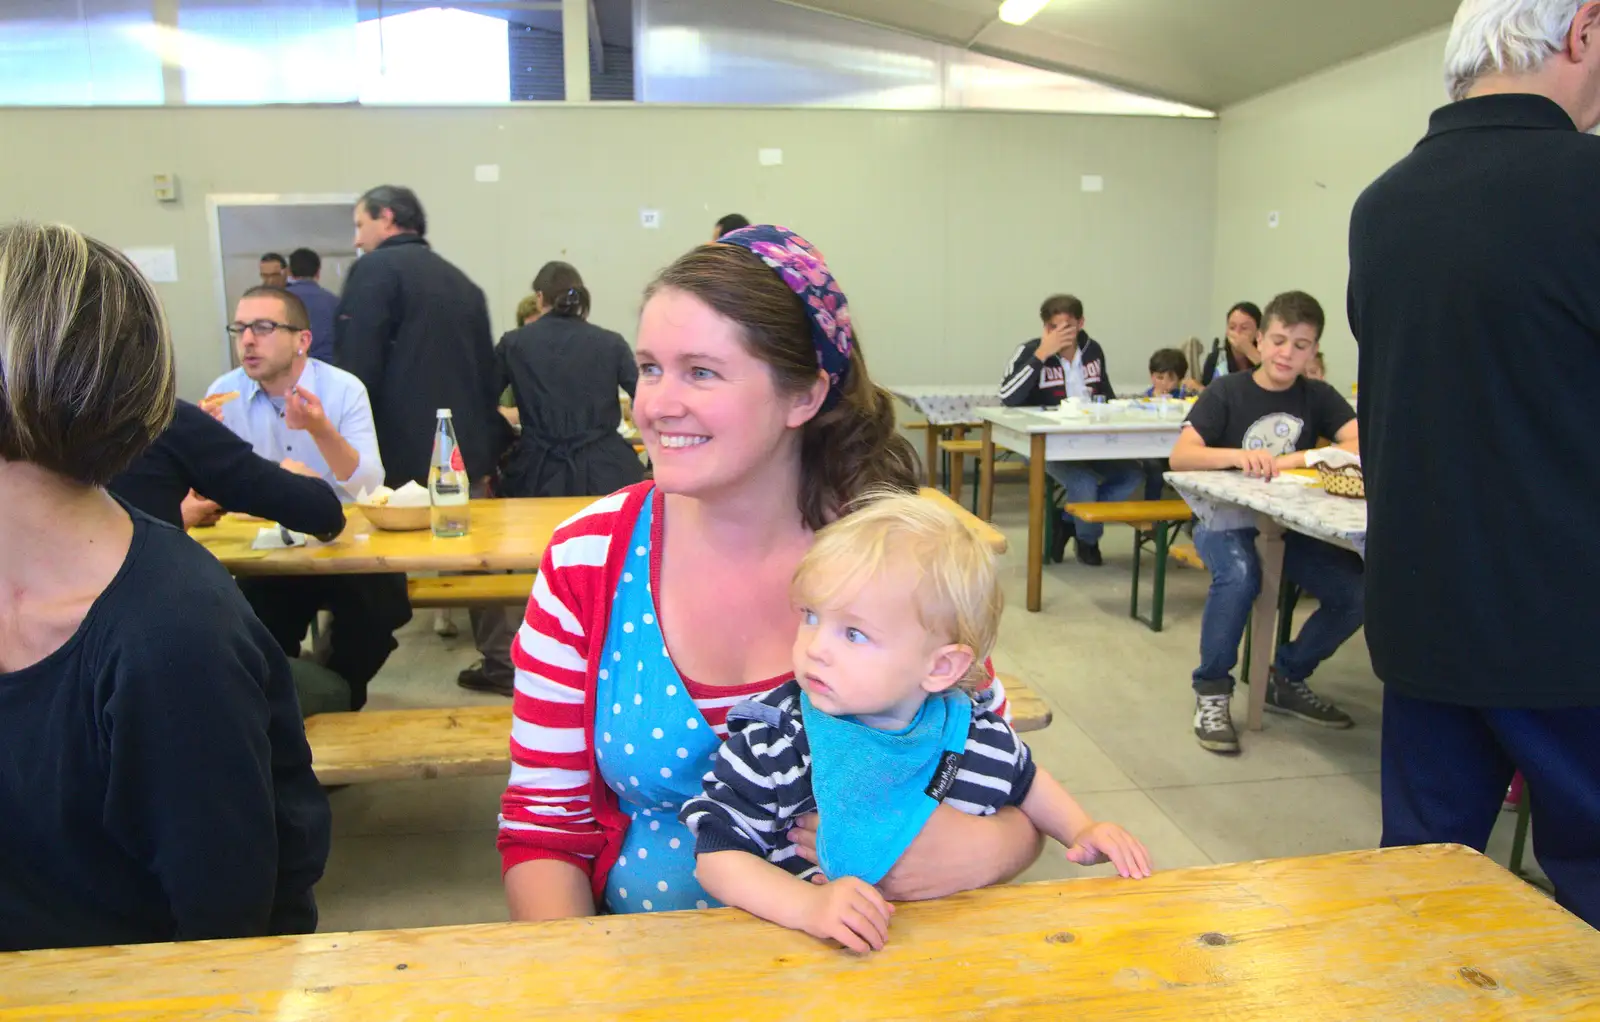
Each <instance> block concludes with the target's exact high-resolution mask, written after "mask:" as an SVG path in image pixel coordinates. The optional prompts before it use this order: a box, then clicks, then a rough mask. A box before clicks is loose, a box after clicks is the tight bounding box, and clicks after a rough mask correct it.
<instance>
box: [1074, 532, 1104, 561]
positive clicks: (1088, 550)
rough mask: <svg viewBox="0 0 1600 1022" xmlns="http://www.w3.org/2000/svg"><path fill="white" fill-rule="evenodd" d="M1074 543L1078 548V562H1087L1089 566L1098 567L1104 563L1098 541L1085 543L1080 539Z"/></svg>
mask: <svg viewBox="0 0 1600 1022" xmlns="http://www.w3.org/2000/svg"><path fill="white" fill-rule="evenodd" d="M1076 545H1077V548H1078V563H1080V564H1087V565H1088V566H1089V567H1091V568H1098V567H1100V565H1102V564H1104V563H1106V562H1105V559H1104V558H1102V557H1101V556H1100V544H1099V543H1085V542H1084V541H1083V540H1081V539H1080V540H1078V542H1077V544H1076Z"/></svg>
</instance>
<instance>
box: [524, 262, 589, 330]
mask: <svg viewBox="0 0 1600 1022" xmlns="http://www.w3.org/2000/svg"><path fill="white" fill-rule="evenodd" d="M533 293H534V294H536V295H538V296H539V297H540V298H542V299H543V300H544V307H545V308H546V309H548V310H549V311H550V313H551V314H553V315H556V316H571V317H576V318H578V319H588V318H589V289H588V288H586V287H584V286H583V277H581V276H579V274H578V271H577V269H576V268H574V267H573V265H572V264H571V263H562V262H548V263H545V264H544V265H543V266H541V267H539V272H538V274H537V275H536V276H535V277H534V278H533Z"/></svg>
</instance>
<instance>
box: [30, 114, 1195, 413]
mask: <svg viewBox="0 0 1600 1022" xmlns="http://www.w3.org/2000/svg"><path fill="white" fill-rule="evenodd" d="M1216 131H1217V125H1216V123H1215V122H1212V121H1178V120H1168V119H1161V118H1118V117H1088V116H1063V115H1050V114H993V113H983V114H978V113H893V112H872V111H815V110H774V109H751V110H743V109H684V108H664V107H654V108H653V107H638V106H619V107H604V106H601V107H595V108H590V109H572V108H562V107H539V106H526V107H510V108H491V109H483V108H472V109H425V110H400V109H343V108H327V109H306V108H301V109H273V108H260V109H240V110H224V109H151V110H106V109H102V110H17V109H12V110H0V139H4V140H5V147H4V148H5V152H6V153H7V156H8V157H9V158H8V159H6V160H5V161H3V162H0V218H13V217H18V216H24V217H31V218H36V219H48V220H61V221H65V222H68V223H71V224H73V225H74V226H77V227H79V228H80V229H82V230H84V231H86V232H88V233H90V234H93V235H96V236H98V237H100V238H103V239H104V240H106V241H108V242H110V243H112V244H115V245H119V246H149V245H172V246H174V247H175V248H176V249H177V254H178V267H179V273H180V276H181V279H180V280H179V282H177V283H175V284H162V285H159V286H158V288H159V290H160V292H161V294H162V297H163V299H164V301H165V302H166V304H167V307H168V311H169V314H170V317H171V320H172V324H173V330H174V333H175V335H176V339H177V347H178V352H179V380H180V385H181V390H182V392H183V393H184V394H185V395H188V396H194V395H196V394H198V393H200V392H201V391H202V390H203V388H204V387H205V385H206V384H207V383H208V382H209V381H210V379H211V377H212V376H213V375H215V374H216V373H218V372H220V371H222V370H223V369H224V368H225V367H226V365H227V360H226V356H225V346H224V342H223V339H222V335H221V331H220V325H221V324H220V323H218V321H217V320H218V311H217V310H218V297H217V293H216V285H215V283H214V279H213V270H212V267H211V255H210V242H209V239H208V236H207V232H208V226H207V221H206V213H205V196H206V195H207V194H208V193H209V194H217V193H250V192H279V193H337V192H359V191H361V190H363V189H365V188H366V187H369V186H371V185H374V184H378V183H380V182H385V181H387V182H393V183H399V184H407V185H411V186H412V187H414V188H416V189H417V191H418V193H419V194H420V195H421V197H422V200H423V203H424V205H425V206H426V207H427V211H428V217H429V221H430V225H431V226H430V230H429V237H430V239H431V240H432V241H433V242H434V244H435V245H436V247H437V248H438V250H439V251H440V252H441V253H443V254H444V255H445V256H446V257H447V258H449V259H451V260H452V261H454V262H456V263H457V264H458V265H460V266H461V267H462V268H463V269H464V270H465V271H466V272H467V273H468V274H469V275H471V276H472V278H473V279H474V280H476V281H477V282H478V284H479V285H480V286H481V287H482V288H483V289H484V291H485V292H486V293H487V294H488V296H489V301H490V304H491V313H492V315H493V317H494V320H495V324H496V327H497V328H504V327H507V326H509V324H510V319H511V316H512V310H513V308H514V307H515V304H516V302H517V300H518V299H519V298H520V297H521V296H522V295H523V294H524V293H525V289H526V286H527V284H528V282H529V281H530V280H531V279H532V277H533V274H534V271H535V270H536V269H537V268H538V266H539V264H540V263H541V262H543V261H544V260H547V259H565V260H568V261H570V262H572V263H574V264H575V265H576V266H577V267H578V268H579V270H580V271H581V272H582V273H583V274H584V275H585V277H586V278H587V280H588V281H589V283H590V284H591V288H592V290H593V292H594V294H595V298H596V303H595V312H594V317H593V318H594V320H595V321H596V322H598V323H601V324H603V325H606V326H610V327H612V328H615V329H617V330H620V331H621V332H622V333H623V334H624V335H625V336H627V337H629V338H630V340H631V339H632V336H633V327H634V322H635V319H636V316H637V313H638V295H639V292H640V289H641V288H642V286H643V285H644V284H645V283H646V281H647V280H648V278H649V277H650V275H651V274H652V273H653V272H654V271H655V270H656V269H658V268H659V267H661V266H662V265H664V264H665V263H667V262H669V261H670V260H671V259H672V258H673V257H675V256H676V255H678V254H679V253H681V252H682V251H684V250H686V249H687V248H689V247H690V246H691V245H693V244H696V243H698V242H700V241H702V240H704V239H705V236H706V234H707V233H708V232H709V229H710V224H711V222H712V221H713V220H714V219H715V218H716V217H717V216H719V215H721V214H723V213H726V212H730V211H734V210H737V211H739V212H743V213H745V214H747V215H749V216H751V217H752V218H755V219H767V220H776V221H778V222H782V223H787V224H789V225H790V226H793V227H795V228H796V229H799V230H801V231H802V232H803V233H805V234H807V235H809V236H811V238H812V240H813V241H815V242H816V243H817V244H818V245H819V246H820V247H821V248H822V249H823V251H825V252H826V253H827V254H828V257H829V259H830V262H832V264H833V266H834V269H835V272H836V273H837V274H838V275H839V278H840V280H841V281H842V282H843V283H844V285H845V288H846V290H847V291H848V293H849V294H850V296H851V298H852V304H853V307H854V311H855V315H856V321H857V323H858V324H859V326H860V328H861V330H862V334H863V337H864V339H865V350H866V352H867V353H868V355H869V357H870V359H871V362H872V366H873V371H874V375H875V376H877V377H878V378H879V379H881V380H884V381H905V382H912V383H931V382H950V383H959V382H968V381H971V380H979V381H990V380H993V381H996V382H998V380H999V377H1000V374H1001V371H1002V369H1003V363H1004V361H1005V359H1006V358H1007V357H1009V355H1010V353H1011V350H1012V348H1013V347H1014V346H1015V344H1016V343H1017V342H1018V341H1020V340H1022V339H1024V338H1026V337H1028V336H1032V335H1033V333H1032V331H1035V330H1036V328H1037V325H1038V322H1037V318H1036V315H1035V311H1036V309H1037V306H1038V303H1039V301H1040V299H1041V298H1043V297H1044V296H1045V295H1046V294H1048V293H1050V292H1051V291H1055V290H1071V291H1074V292H1076V293H1077V294H1078V295H1079V296H1081V297H1082V298H1083V299H1084V301H1085V303H1086V305H1087V313H1088V317H1089V320H1090V329H1091V331H1092V332H1094V333H1095V334H1096V335H1097V336H1100V337H1101V338H1102V339H1103V340H1104V341H1105V342H1106V347H1107V351H1108V354H1109V357H1110V359H1111V361H1112V368H1113V378H1114V379H1116V380H1123V379H1135V380H1136V379H1139V378H1140V377H1141V376H1142V375H1143V374H1142V368H1143V362H1144V359H1145V358H1146V357H1147V356H1148V354H1149V352H1150V351H1151V350H1152V349H1154V348H1156V347H1159V346H1162V345H1164V344H1170V343H1175V342H1177V341H1179V340H1181V339H1182V338H1184V337H1186V336H1188V335H1189V334H1191V333H1194V332H1197V331H1199V330H1201V329H1204V328H1205V327H1206V326H1207V325H1208V324H1209V322H1210V321H1211V320H1212V319H1214V318H1215V317H1214V316H1212V315H1211V309H1210V308H1209V306H1210V305H1211V304H1213V303H1212V293H1213V288H1212V279H1211V257H1212V251H1213V235H1212V230H1213V224H1214V222H1215V210H1214V204H1215V202H1216V197H1217V194H1218V193H1217V188H1216V179H1215V171H1216V165H1217V163H1216ZM759 147H781V148H782V149H783V151H784V163H783V164H782V165H781V166H777V167H761V166H759V165H758V163H757V158H756V151H757V149H758V148H759ZM486 163H496V164H499V165H500V175H501V176H500V181H499V183H498V184H478V183H475V182H474V180H473V167H474V165H476V164H486ZM161 171H170V172H173V173H176V174H177V175H178V177H179V181H180V191H181V201H180V202H178V203H177V204H175V205H162V204H160V203H157V202H156V200H155V199H154V197H153V196H152V194H151V185H150V175H152V174H154V173H157V172H161ZM1084 174H1098V175H1102V176H1103V177H1104V179H1105V190H1104V191H1103V192H1099V193H1084V192H1082V191H1081V190H1080V181H1079V179H1080V175H1084ZM641 207H644V208H652V209H659V210H660V211H661V212H662V216H663V226H662V228H661V229H660V230H644V229H642V228H641V227H640V226H639V210H640V208H641ZM1130 370H1132V371H1131V372H1130Z"/></svg>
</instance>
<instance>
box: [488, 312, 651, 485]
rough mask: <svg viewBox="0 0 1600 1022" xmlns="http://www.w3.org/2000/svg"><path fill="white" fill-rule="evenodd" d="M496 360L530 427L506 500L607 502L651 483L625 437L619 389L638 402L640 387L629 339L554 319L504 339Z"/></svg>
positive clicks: (538, 321) (510, 474)
mask: <svg viewBox="0 0 1600 1022" xmlns="http://www.w3.org/2000/svg"><path fill="white" fill-rule="evenodd" d="M495 356H496V358H497V359H498V361H499V365H500V372H501V376H502V380H503V381H504V382H506V383H509V384H510V386H511V392H512V394H513V395H514V396H515V397H516V401H517V414H518V416H519V419H520V421H521V423H522V436H521V437H520V439H519V440H518V441H517V450H516V454H515V456H514V457H513V458H512V459H511V463H510V465H509V467H508V468H507V471H506V474H505V487H504V490H505V495H506V496H508V497H585V496H603V495H604V494H607V493H610V492H612V491H613V490H619V489H621V488H622V487H624V486H629V485H632V484H633V483H636V482H638V481H639V480H641V479H643V478H644V468H643V466H642V465H640V463H639V456H638V455H637V454H635V453H634V451H633V447H632V446H631V445H629V443H628V442H627V441H626V440H624V439H623V438H622V436H621V434H619V433H618V432H617V427H618V426H619V425H620V424H621V422H622V408H621V406H620V405H619V404H618V402H617V388H618V387H621V388H622V389H623V390H624V391H626V392H627V394H628V396H629V397H632V396H633V393H634V388H635V386H636V385H637V384H638V382H639V367H638V364H637V363H635V362H634V360H633V351H632V349H630V348H629V347H628V342H627V341H625V340H623V339H622V335H621V334H618V333H614V332H613V331H610V330H606V329H603V328H601V327H598V326H594V325H593V324H591V323H586V322H584V321H583V320H581V319H578V318H576V317H573V316H559V315H554V314H546V315H544V316H541V317H539V318H538V319H536V320H534V321H533V322H532V323H529V324H527V325H526V326H524V327H522V328H521V329H519V330H513V331H511V332H510V333H508V334H506V335H505V336H504V337H502V338H500V344H499V346H498V347H497V348H496V349H495Z"/></svg>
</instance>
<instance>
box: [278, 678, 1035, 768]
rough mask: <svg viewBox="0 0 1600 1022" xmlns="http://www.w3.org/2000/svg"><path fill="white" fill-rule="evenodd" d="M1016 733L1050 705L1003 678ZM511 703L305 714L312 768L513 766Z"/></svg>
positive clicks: (1027, 728) (1030, 725) (1031, 724)
mask: <svg viewBox="0 0 1600 1022" xmlns="http://www.w3.org/2000/svg"><path fill="white" fill-rule="evenodd" d="M1000 683H1001V684H1002V685H1004V686H1005V689H1006V697H1007V698H1008V699H1009V700H1010V701H1011V720H1012V724H1013V725H1014V726H1015V727H1016V729H1017V730H1018V731H1037V730H1039V729H1040V728H1042V727H1045V726H1047V725H1048V724H1049V723H1050V719H1051V712H1050V707H1049V706H1048V705H1046V703H1045V701H1044V700H1043V699H1040V698H1039V696H1038V695H1037V694H1036V693H1035V692H1033V691H1032V690H1031V689H1029V688H1028V687H1027V686H1026V685H1024V684H1023V683H1022V682H1020V681H1018V680H1016V679H1015V678H1012V677H1010V676H1008V675H1001V676H1000ZM510 736H511V706H510V704H509V703H506V704H501V705H498V706H454V707H438V708H430V709H421V710H367V711H365V712H362V713H321V714H318V715H316V716H314V717H308V718H306V738H307V739H309V740H310V742H311V756H312V764H311V765H312V768H313V769H314V770H315V771H316V774H317V780H318V781H320V782H322V783H323V784H329V785H332V784H356V783H359V782H364V781H409V780H426V779H430V778H434V777H469V776H470V777H478V776H483V775H492V774H504V773H506V772H508V771H509V770H510V766H511V760H510V753H509V751H508V750H509V745H508V742H509V740H510Z"/></svg>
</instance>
